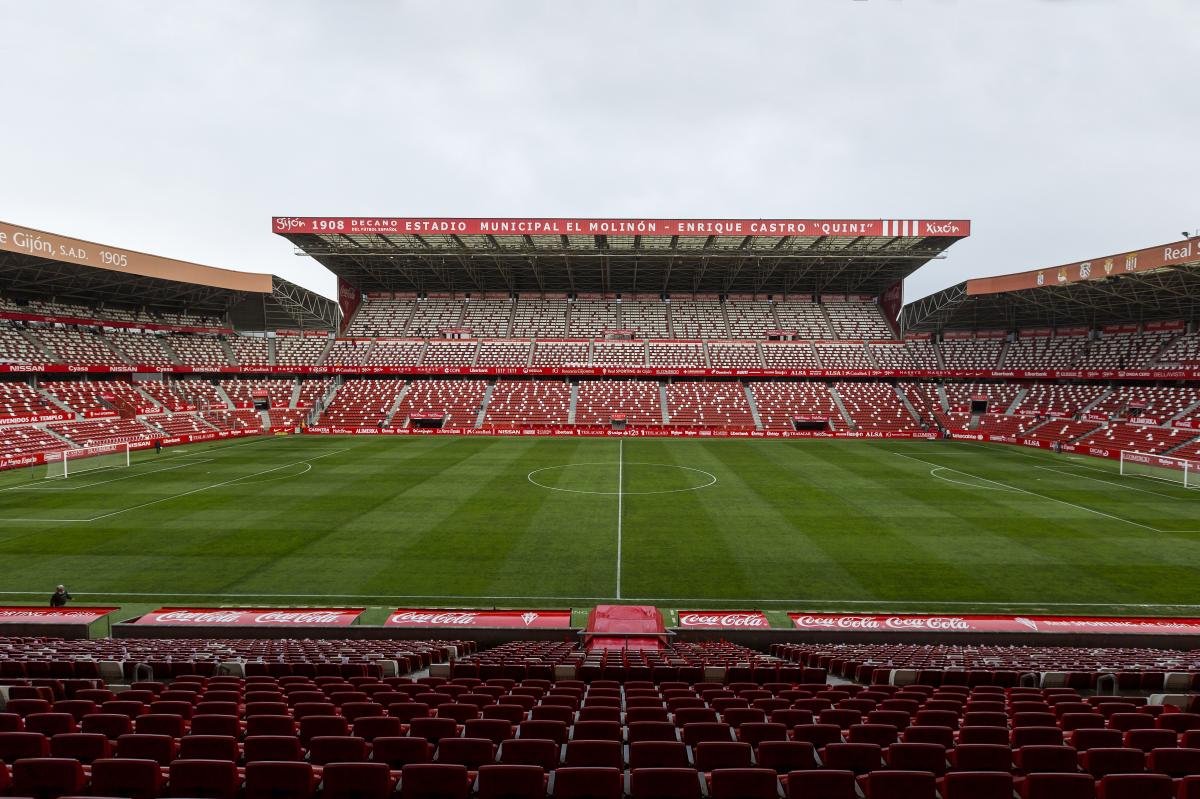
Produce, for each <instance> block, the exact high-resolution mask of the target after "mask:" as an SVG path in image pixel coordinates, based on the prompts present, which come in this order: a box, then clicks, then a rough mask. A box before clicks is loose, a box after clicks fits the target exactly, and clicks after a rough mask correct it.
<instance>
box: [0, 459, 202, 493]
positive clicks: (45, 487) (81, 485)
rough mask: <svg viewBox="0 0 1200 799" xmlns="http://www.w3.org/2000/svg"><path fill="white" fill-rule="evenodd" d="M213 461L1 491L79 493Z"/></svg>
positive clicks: (193, 462) (191, 462)
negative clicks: (86, 480)
mask: <svg viewBox="0 0 1200 799" xmlns="http://www.w3.org/2000/svg"><path fill="white" fill-rule="evenodd" d="M214 460H216V459H215V458H201V459H200V460H195V461H188V462H187V463H180V464H177V465H175V466H164V467H163V468H161V469H150V470H148V471H145V472H136V473H134V474H125V475H121V476H120V477H114V478H112V479H110V480H95V481H93V482H90V483H77V484H76V485H69V486H58V485H53V484H48V483H46V482H45V481H43V482H40V483H33V484H32V485H21V486H12V487H11V488H5V489H3V490H4V491H18V490H24V491H51V492H57V491H79V490H80V489H84V488H91V487H92V486H102V485H107V484H108V483H117V482H120V481H121V480H133V479H135V478H137V477H145V476H146V475H149V474H158V473H159V472H173V471H175V470H176V469H186V468H188V467H189V466H196V465H198V464H201V463H212V462H213V461H214ZM145 462H146V463H150V461H145ZM131 468H133V467H131Z"/></svg>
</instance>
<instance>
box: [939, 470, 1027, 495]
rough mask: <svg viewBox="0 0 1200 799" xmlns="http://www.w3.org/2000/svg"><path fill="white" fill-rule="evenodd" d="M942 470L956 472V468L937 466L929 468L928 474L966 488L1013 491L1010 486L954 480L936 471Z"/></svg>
mask: <svg viewBox="0 0 1200 799" xmlns="http://www.w3.org/2000/svg"><path fill="white" fill-rule="evenodd" d="M942 471H949V472H958V469H951V468H950V467H948V466H938V467H937V468H934V469H930V470H929V476H930V477H935V478H937V479H938V480H945V481H946V482H947V483H954V484H955V485H960V486H966V487H967V488H978V489H982V490H983V491H1004V492H1006V493H1010V494H1011V493H1013V490H1012V489H1011V488H994V487H992V486H981V485H977V484H975V483H968V482H966V481H963V480H954V479H952V478H950V477H944V476H942V475H940V474H938V472H942ZM958 473H959V474H964V473H963V472H958Z"/></svg>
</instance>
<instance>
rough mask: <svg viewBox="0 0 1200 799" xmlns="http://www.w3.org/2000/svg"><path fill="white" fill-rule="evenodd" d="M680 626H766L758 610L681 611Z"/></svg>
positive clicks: (765, 620)
mask: <svg viewBox="0 0 1200 799" xmlns="http://www.w3.org/2000/svg"><path fill="white" fill-rule="evenodd" d="M679 626H680V627H721V628H728V627H768V626H770V625H768V624H767V617H766V616H764V615H763V614H762V613H761V612H759V611H753V612H751V613H703V612H682V613H680V614H679Z"/></svg>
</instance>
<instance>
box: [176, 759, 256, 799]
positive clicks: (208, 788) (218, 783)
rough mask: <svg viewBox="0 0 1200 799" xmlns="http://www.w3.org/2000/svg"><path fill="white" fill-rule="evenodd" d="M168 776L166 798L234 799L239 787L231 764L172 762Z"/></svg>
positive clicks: (233, 765)
mask: <svg viewBox="0 0 1200 799" xmlns="http://www.w3.org/2000/svg"><path fill="white" fill-rule="evenodd" d="M168 774H169V779H168V783H167V795H168V796H178V797H201V798H202V799H236V797H237V794H238V790H239V789H240V788H241V783H242V780H241V777H239V776H238V770H237V765H236V764H235V763H234V762H233V761H232V760H176V761H174V762H172V763H171V766H170V769H169V772H168Z"/></svg>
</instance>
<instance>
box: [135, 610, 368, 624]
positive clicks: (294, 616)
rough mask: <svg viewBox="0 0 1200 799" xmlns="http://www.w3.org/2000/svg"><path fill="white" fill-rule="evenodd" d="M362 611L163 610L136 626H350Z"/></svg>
mask: <svg viewBox="0 0 1200 799" xmlns="http://www.w3.org/2000/svg"><path fill="white" fill-rule="evenodd" d="M362 612H363V609H362V608H273V609H265V610H264V609H262V608H253V609H249V608H159V609H158V610H156V611H154V612H152V613H147V614H146V615H145V616H142V617H141V618H139V619H137V620H136V621H135V622H133V623H134V624H142V625H161V626H166V625H180V626H185V627H245V626H263V627H349V626H350V625H351V624H354V622H355V621H356V620H357V619H358V617H359V616H360V615H362Z"/></svg>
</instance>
